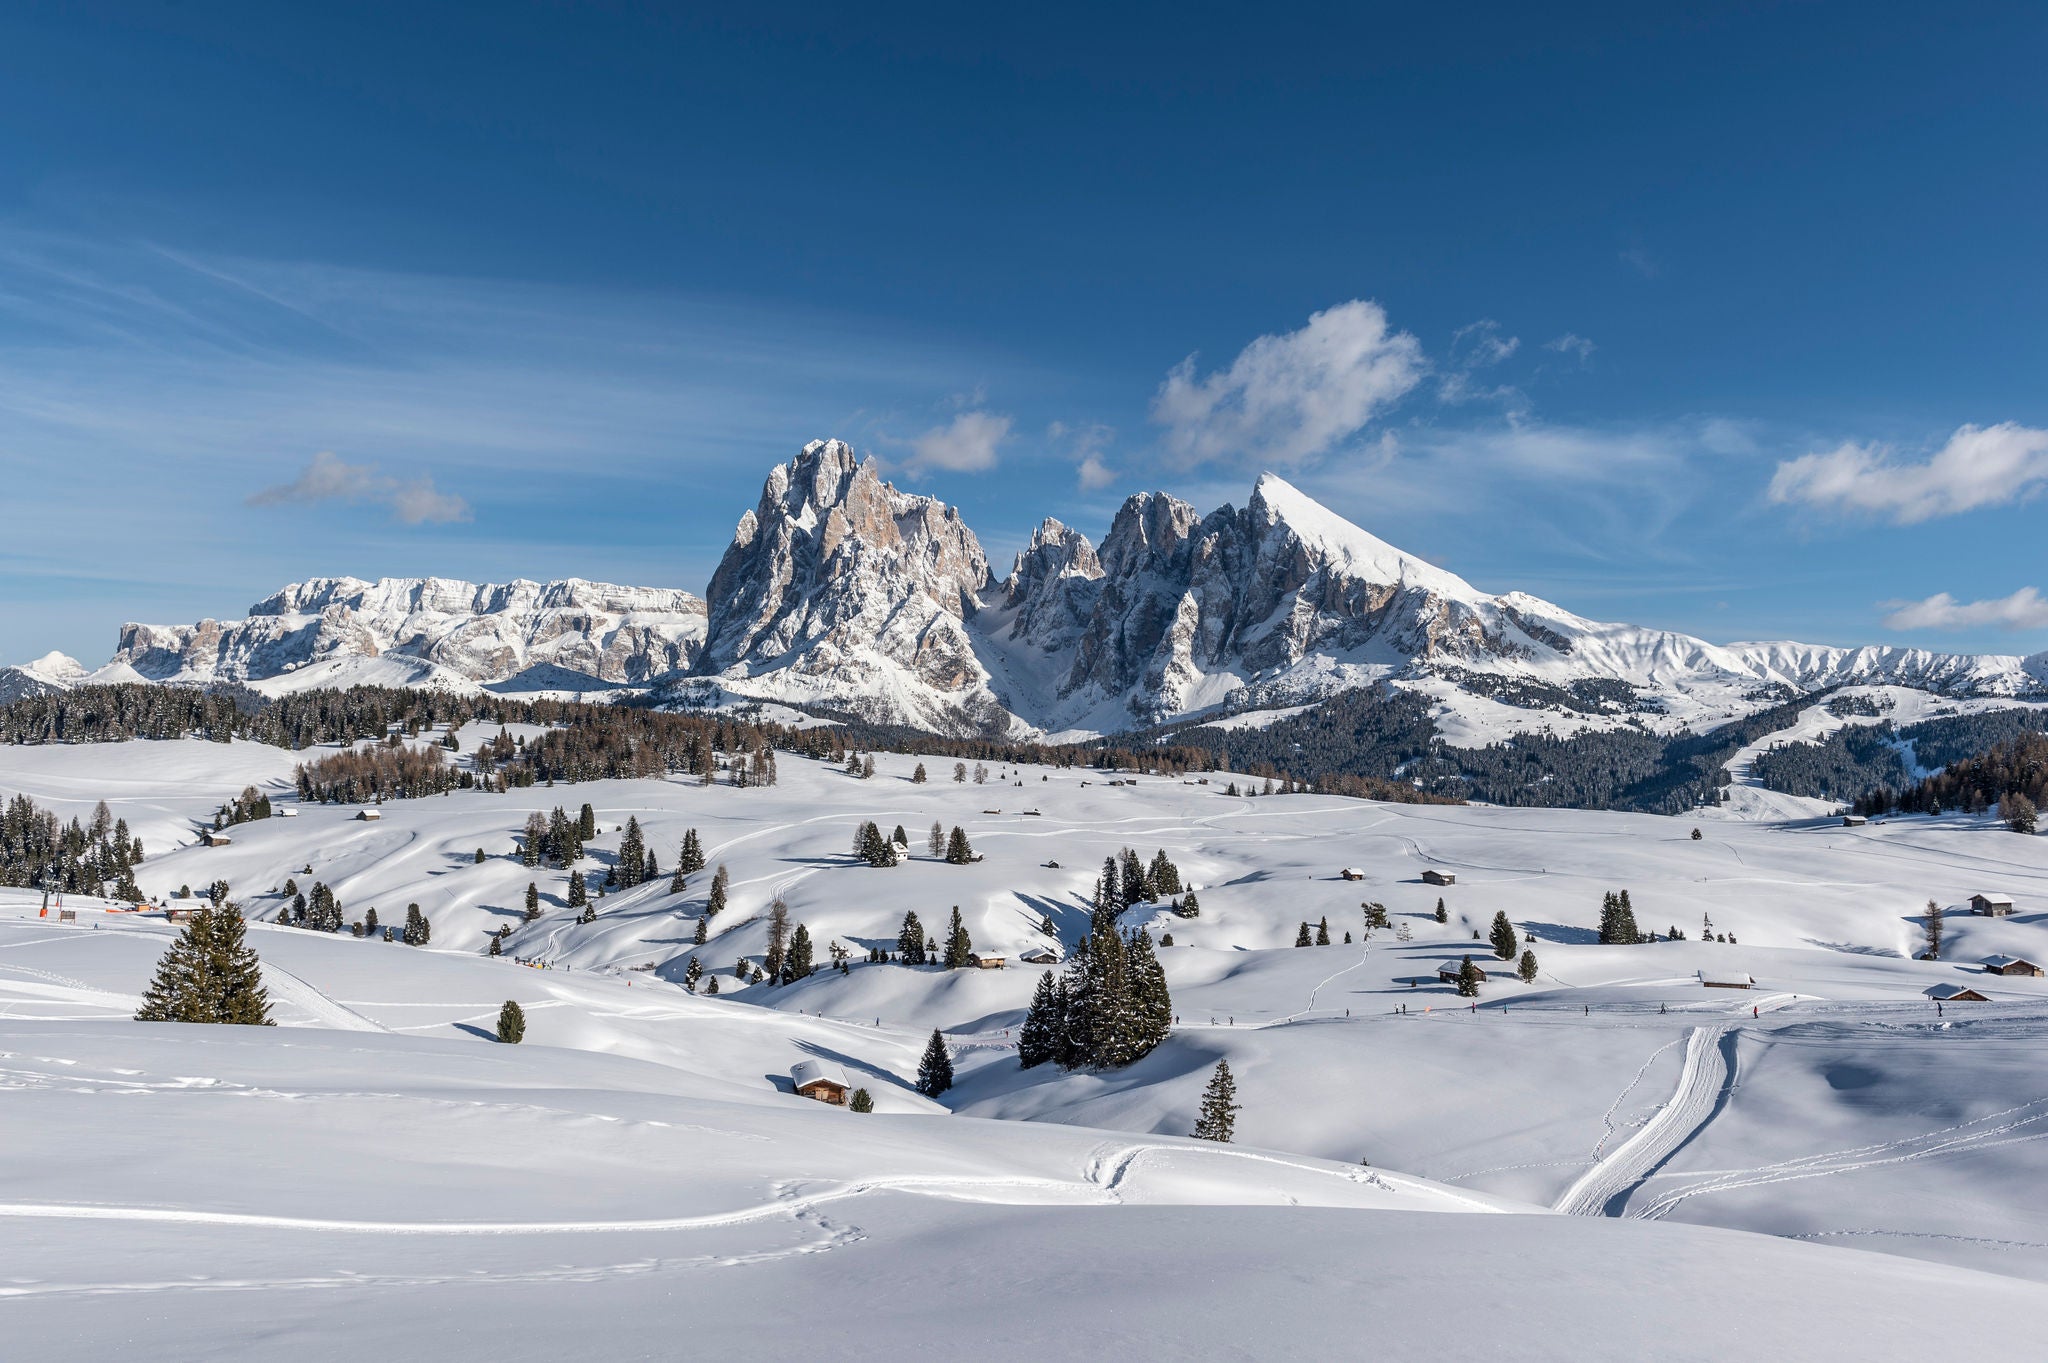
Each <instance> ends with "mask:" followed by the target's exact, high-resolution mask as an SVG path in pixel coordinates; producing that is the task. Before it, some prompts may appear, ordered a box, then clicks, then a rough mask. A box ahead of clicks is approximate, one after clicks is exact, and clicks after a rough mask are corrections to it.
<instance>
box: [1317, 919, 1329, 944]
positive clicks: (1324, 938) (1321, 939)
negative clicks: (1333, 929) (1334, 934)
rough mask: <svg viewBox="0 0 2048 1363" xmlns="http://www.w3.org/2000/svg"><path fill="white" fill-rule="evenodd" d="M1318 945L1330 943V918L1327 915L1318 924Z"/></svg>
mask: <svg viewBox="0 0 2048 1363" xmlns="http://www.w3.org/2000/svg"><path fill="white" fill-rule="evenodd" d="M1316 945H1317V946H1319V947H1326V946H1328V945H1330V920H1329V919H1328V918H1327V917H1325V918H1323V919H1322V920H1321V921H1319V922H1318V923H1317V924H1316Z"/></svg>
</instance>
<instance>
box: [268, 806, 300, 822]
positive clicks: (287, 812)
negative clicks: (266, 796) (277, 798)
mask: <svg viewBox="0 0 2048 1363" xmlns="http://www.w3.org/2000/svg"><path fill="white" fill-rule="evenodd" d="M270 812H271V813H272V814H275V815H276V816H277V817H278V818H280V819H296V818H298V817H299V811H298V810H296V809H294V808H292V807H291V806H290V805H274V806H272V807H271V810H270Z"/></svg>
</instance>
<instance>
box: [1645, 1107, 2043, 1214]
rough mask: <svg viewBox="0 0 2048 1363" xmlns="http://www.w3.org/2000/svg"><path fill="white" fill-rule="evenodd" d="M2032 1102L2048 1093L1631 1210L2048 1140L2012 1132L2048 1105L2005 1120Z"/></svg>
mask: <svg viewBox="0 0 2048 1363" xmlns="http://www.w3.org/2000/svg"><path fill="white" fill-rule="evenodd" d="M2029 1108H2037V1109H2039V1108H2048V1097H2043V1098H2033V1099H2030V1100H2028V1101H2027V1102H2024V1103H2018V1104H2015V1105H2014V1106H2012V1107H2008V1108H2004V1109H2001V1110H2000V1111H1997V1112H1992V1113H1987V1114H1986V1115H1984V1116H1982V1117H1976V1118H1972V1119H1971V1120H1970V1121H1967V1122H1957V1123H1956V1124H1954V1125H1952V1126H1943V1127H1936V1128H1935V1129H1933V1130H1931V1131H1923V1132H1921V1133H1919V1134H1918V1135H1914V1136H1906V1137H1902V1138H1901V1139H1899V1140H1893V1141H1879V1142H1876V1143H1875V1144H1872V1145H1862V1146H1854V1147H1851V1148H1849V1149H1846V1150H1831V1151H1826V1152H1823V1153H1821V1154H1815V1155H1801V1156H1799V1157H1798V1158H1796V1159H1789V1160H1782V1161H1779V1162H1778V1163H1776V1164H1764V1165H1759V1166H1757V1167H1756V1168H1754V1169H1745V1170H1739V1171H1737V1172H1734V1173H1728V1174H1720V1175H1716V1176H1713V1177H1710V1178H1705V1179H1700V1180H1698V1181H1697V1182H1694V1183H1692V1184H1690V1185H1688V1186H1684V1187H1681V1188H1679V1189H1677V1190H1676V1191H1674V1192H1671V1193H1667V1194H1665V1195H1664V1196H1662V1197H1660V1198H1658V1199H1657V1200H1656V1201H1654V1202H1652V1203H1650V1204H1649V1205H1648V1206H1646V1207H1644V1208H1642V1210H1640V1211H1637V1212H1634V1213H1632V1214H1631V1215H1633V1216H1635V1217H1636V1218H1639V1219H1642V1220H1649V1221H1656V1220H1661V1219H1662V1218H1663V1217H1664V1216H1666V1215H1667V1214H1668V1213H1670V1212H1671V1211H1672V1210H1673V1209H1674V1208H1676V1207H1677V1206H1678V1205H1679V1204H1680V1203H1682V1202H1684V1201H1686V1200H1687V1199H1688V1198H1693V1197H1700V1196H1703V1195H1706V1194H1710V1193H1725V1192H1733V1191H1735V1190H1736V1189H1740V1188H1759V1187H1763V1186H1765V1185H1768V1184H1773V1183H1791V1182H1796V1181H1799V1180H1802V1179H1810V1178H1828V1177H1832V1176H1833V1175H1835V1174H1848V1173H1854V1172H1856V1171H1857V1170H1860V1169H1874V1168H1879V1167H1882V1166H1886V1165H1894V1164H1909V1163H1912V1162H1914V1161H1916V1160H1923V1159H1933V1158H1936V1157H1939V1156H1944V1155H1959V1154H1975V1153H1977V1152H1980V1151H1984V1150H1992V1149H1996V1148H1998V1147H1999V1146H2004V1145H2017V1144H2021V1143H2024V1142H2029V1141H2039V1140H2048V1131H2034V1132H2028V1133H2027V1134H2025V1135H2017V1136H2015V1135H2012V1134H2011V1133H2012V1132H2015V1131H2019V1130H2021V1129H2022V1128H2024V1127H2028V1126H2033V1125H2035V1124H2037V1123H2040V1122H2048V1110H2043V1111H2036V1112H2034V1113H2033V1115H2031V1116H2026V1117H2017V1118H2015V1119H2014V1120H2012V1121H2004V1120H2002V1119H2004V1118H2008V1117H2013V1115H2014V1114H2015V1113H2020V1112H2025V1111H2027V1110H2028V1109H2029Z"/></svg>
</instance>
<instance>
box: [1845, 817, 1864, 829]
mask: <svg viewBox="0 0 2048 1363" xmlns="http://www.w3.org/2000/svg"><path fill="white" fill-rule="evenodd" d="M1869 822H1870V820H1868V819H1866V818H1864V817H1863V816H1862V815H1861V814H1844V815H1843V816H1842V827H1844V828H1861V827H1863V825H1865V824H1867V823H1869Z"/></svg>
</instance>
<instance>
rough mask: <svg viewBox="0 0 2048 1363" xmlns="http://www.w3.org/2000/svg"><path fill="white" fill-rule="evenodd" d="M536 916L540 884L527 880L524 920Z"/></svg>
mask: <svg viewBox="0 0 2048 1363" xmlns="http://www.w3.org/2000/svg"><path fill="white" fill-rule="evenodd" d="M370 912H371V914H372V915H374V914H375V913H376V912H377V911H376V910H375V909H371V910H370ZM538 917H540V886H538V885H536V884H534V883H533V882H532V881H530V880H529V881H527V882H526V921H527V922H529V923H531V922H532V921H533V920H534V919H536V918H538ZM376 925H377V924H376V920H375V918H374V917H372V918H368V919H365V920H364V926H366V927H375V926H376Z"/></svg>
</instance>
